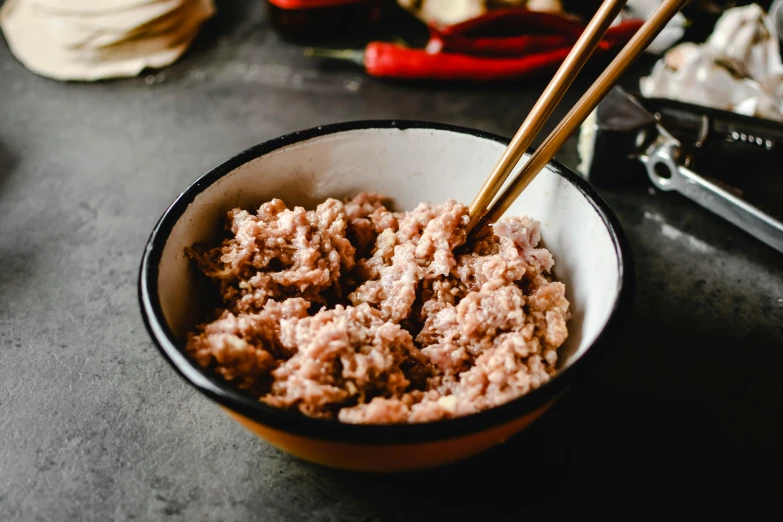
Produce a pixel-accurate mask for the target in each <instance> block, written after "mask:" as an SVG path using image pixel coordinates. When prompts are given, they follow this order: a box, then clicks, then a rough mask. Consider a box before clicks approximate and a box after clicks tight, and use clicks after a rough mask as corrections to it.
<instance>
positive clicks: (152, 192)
mask: <svg viewBox="0 0 783 522" xmlns="http://www.w3.org/2000/svg"><path fill="white" fill-rule="evenodd" d="M221 7H222V13H221V15H220V16H219V17H218V18H217V19H216V20H215V21H214V22H212V23H211V24H210V26H209V30H208V31H206V32H205V34H204V35H203V36H202V38H200V40H199V41H198V42H197V44H196V46H195V47H194V48H193V49H192V50H191V51H190V52H189V53H188V54H187V55H186V56H185V57H184V58H183V59H182V60H181V61H180V62H178V63H177V64H175V65H174V66H172V67H170V68H168V69H166V70H164V71H161V72H158V73H153V74H149V75H144V76H142V77H140V78H136V79H130V80H123V81H116V82H104V83H97V84H68V83H58V82H54V81H49V80H46V79H43V78H40V77H37V76H35V75H33V74H31V73H29V72H28V71H26V70H25V69H24V68H23V67H22V66H21V65H20V64H19V63H18V62H17V61H16V60H15V59H14V58H13V57H12V55H11V54H10V52H9V50H8V48H7V46H6V45H5V44H4V43H0V266H1V267H2V270H0V354H1V356H2V362H1V363H0V520H3V521H7V520H85V521H87V520H96V521H103V520H110V519H116V520H130V519H140V520H158V519H171V520H297V521H298V520H302V521H305V520H307V521H310V520H314V521H327V520H335V521H336V520H340V521H342V520H345V521H392V520H394V521H403V520H447V519H462V518H472V519H478V518H477V517H481V516H483V515H489V517H488V518H486V519H491V520H505V519H508V520H523V519H524V518H526V517H529V516H531V514H536V515H552V516H556V515H564V514H567V513H577V514H588V513H591V514H592V513H596V514H609V515H611V514H616V515H617V514H619V515H621V514H623V513H625V514H626V517H628V516H630V515H629V514H634V515H636V514H641V515H650V514H653V513H655V514H659V515H660V514H667V513H668V514H679V513H682V510H684V509H687V508H690V507H693V508H696V509H699V510H705V509H706V510H711V509H712V510H720V512H725V510H726V509H728V508H729V507H734V506H739V507H742V508H744V509H752V508H755V507H760V506H762V505H764V504H765V502H766V501H771V500H772V499H773V498H774V497H773V496H774V495H779V493H780V485H781V483H782V481H781V476H782V474H781V464H783V460H781V458H780V451H779V446H780V444H781V440H783V406H782V405H783V379H782V378H781V375H783V256H781V255H780V254H778V253H776V252H774V251H773V250H771V249H770V248H767V247H765V246H764V245H762V244H760V243H758V242H756V241H755V240H753V239H751V238H749V237H748V236H746V235H745V234H743V233H742V232H740V231H738V230H737V229H735V228H733V227H732V226H731V225H728V224H726V223H724V222H723V221H721V220H720V219H719V218H717V217H715V216H713V215H711V214H709V213H707V212H706V211H704V210H702V209H700V208H698V207H696V206H694V205H693V204H691V203H689V202H688V201H686V200H685V199H683V198H682V197H680V196H679V195H677V194H663V193H659V192H654V191H652V190H650V189H649V188H648V187H646V186H639V187H634V188H625V189H622V190H620V189H617V190H602V191H601V192H602V195H603V196H604V197H605V198H606V200H607V201H608V202H609V204H610V205H611V206H612V207H613V208H614V209H615V211H616V212H617V214H618V216H619V218H620V220H621V222H622V225H623V226H624V228H625V230H626V232H627V234H628V236H629V238H630V241H631V244H632V248H633V252H634V254H635V257H636V262H637V271H638V291H637V299H636V306H635V309H634V313H633V316H632V319H631V320H630V322H629V324H628V325H627V328H626V329H625V332H624V333H623V336H622V339H621V340H620V342H619V343H618V344H617V346H616V347H615V348H614V349H613V350H612V351H611V352H610V354H609V355H608V356H607V358H606V360H605V362H604V363H603V365H601V366H600V368H599V370H598V371H596V372H595V373H594V374H592V375H590V377H589V379H587V382H585V383H584V385H583V386H582V387H580V388H578V392H575V393H572V394H570V395H569V396H567V397H566V398H565V399H563V400H562V401H561V402H560V403H559V404H558V405H557V406H556V408H555V409H554V410H553V411H551V412H550V413H548V414H547V415H546V416H545V417H544V418H543V419H541V421H540V422H538V423H537V424H536V425H534V426H533V427H532V428H531V429H529V430H528V431H527V432H526V433H524V434H523V435H521V436H519V437H517V438H515V439H513V440H512V441H510V442H509V443H507V444H506V445H505V446H503V447H500V448H498V449H496V450H493V451H491V452H489V453H487V454H485V455H483V456H481V457H478V458H475V459H473V460H471V461H469V462H465V463H462V464H458V465H454V466H451V467H449V468H447V469H441V470H435V471H431V472H426V473H417V474H411V475H401V476H368V475H362V474H356V473H346V472H341V471H335V470H330V469H324V468H321V467H318V466H313V465H310V464H307V463H303V462H300V461H298V460H296V459H294V458H291V457H289V456H287V455H285V454H283V453H281V452H279V451H277V450H275V449H273V448H271V447H269V446H267V445H266V444H264V443H263V442H261V441H260V440H259V439H257V438H255V437H254V436H253V435H251V434H250V433H248V432H246V431H244V430H243V429H242V428H241V427H239V426H238V425H237V424H235V423H234V422H233V421H232V420H230V419H229V418H228V417H226V416H225V415H224V414H223V413H222V412H221V411H220V410H219V408H218V407H217V406H216V405H214V404H212V403H210V402H209V401H208V400H206V399H205V398H203V397H202V396H200V395H199V394H198V393H197V392H196V391H195V390H194V389H192V388H191V387H189V386H188V385H187V384H186V383H185V382H184V381H183V380H181V379H180V378H179V377H178V376H177V375H176V374H175V373H174V371H173V370H172V369H171V368H170V367H169V366H168V364H167V363H166V362H165V361H164V360H163V358H162V357H161V356H160V355H159V354H158V352H157V350H156V349H155V347H154V346H153V344H152V342H151V341H150V339H149V337H148V336H147V333H146V332H145V330H144V327H143V325H142V322H141V318H140V314H139V310H138V305H137V295H136V277H137V270H138V264H139V260H140V257H141V253H142V249H143V246H144V244H145V242H146V240H147V237H148V234H149V232H150V230H151V229H152V226H153V225H154V224H155V222H156V220H157V219H158V217H159V216H160V214H161V213H162V212H163V210H164V209H165V208H166V206H167V205H168V204H169V203H170V202H171V201H172V200H173V199H174V198H175V197H176V196H177V194H179V192H180V191H181V190H182V189H183V188H184V187H185V186H186V185H187V184H189V183H190V182H191V181H192V180H194V179H195V178H196V177H197V176H199V175H200V174H201V173H203V172H204V171H206V170H207V169H209V168H211V167H212V166H214V165H216V164H217V163H219V162H221V161H223V160H224V159H226V158H228V157H230V156H232V155H234V154H235V153H237V152H239V151H241V150H242V149H244V148H246V147H248V146H250V145H253V144H256V143H259V142H261V141H264V140H267V139H269V138H272V137H275V136H278V135H280V134H283V133H287V132H290V131H294V130H298V129H303V128H308V127H312V126H316V125H320V124H325V123H331V122H336V121H344V120H356V119H374V118H398V119H402V118H404V119H420V120H432V121H438V122H444V123H451V124H457V125H464V126H470V127H476V128H479V129H483V130H486V131H490V132H494V133H498V134H503V135H511V134H513V133H514V131H515V130H516V128H517V126H518V125H519V124H520V122H521V121H522V120H523V118H524V115H525V114H526V112H527V111H528V110H529V108H530V107H531V106H532V104H533V102H534V101H535V99H536V97H537V96H538V94H539V93H540V91H541V89H542V88H543V85H544V84H543V83H542V82H541V81H533V82H529V83H526V84H522V85H515V86H504V87H500V88H498V89H494V90H493V89H490V88H488V87H476V86H472V87H465V86H445V85H440V86H438V85H430V86H421V85H408V84H400V83H394V82H382V81H376V80H373V79H370V78H366V77H364V76H363V75H362V74H361V72H359V71H356V70H354V69H351V68H347V67H327V66H324V65H322V64H319V63H316V62H312V61H308V60H306V59H304V58H302V57H301V56H300V54H301V51H300V49H299V48H297V47H295V46H293V45H290V44H286V43H283V42H281V41H280V40H279V38H278V37H277V36H276V35H275V34H274V33H273V32H272V31H271V30H270V28H269V27H268V25H267V22H266V20H265V13H264V9H263V6H262V3H261V2H242V1H240V0H237V1H235V2H222V3H221ZM584 87H585V82H584V81H582V82H581V83H580V84H578V85H577V86H576V87H575V90H574V91H575V93H574V94H571V95H569V97H568V100H570V101H568V103H569V104H570V103H573V101H574V100H575V97H576V93H578V92H579V91H580V90H582V89H584ZM562 114H563V112H562V111H559V112H558V114H556V116H558V115H560V116H562ZM549 128H551V127H549ZM559 159H560V160H561V161H563V162H564V163H566V164H567V165H569V166H571V167H574V166H575V164H576V162H577V158H576V152H575V146H574V143H573V141H572V143H570V145H569V146H568V147H567V148H566V149H565V150H564V151H563V152H562V153H561V155H560V156H559ZM502 475H504V476H505V478H502V477H501V476H502ZM746 513H747V512H746ZM482 519H484V518H482Z"/></svg>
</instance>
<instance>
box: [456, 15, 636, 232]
mask: <svg viewBox="0 0 783 522" xmlns="http://www.w3.org/2000/svg"><path fill="white" fill-rule="evenodd" d="M626 2H627V0H604V2H603V3H602V4H601V6H600V7H599V9H598V11H597V12H596V13H595V16H593V18H592V20H590V23H589V24H587V27H586V28H585V30H584V31H583V32H582V35H581V36H580V37H579V39H578V40H577V42H576V43H575V44H574V47H573V48H572V49H571V52H570V53H568V56H567V57H566V59H565V61H564V62H563V63H562V65H560V68H559V69H558V70H557V72H556V73H555V75H554V76H553V77H552V81H550V82H549V85H547V87H546V89H544V92H543V93H542V94H541V97H540V98H539V99H538V101H537V102H536V104H535V106H533V109H532V110H531V111H530V113H529V114H528V115H527V118H525V121H524V122H523V123H522V126H521V127H519V130H518V131H517V133H516V135H515V136H514V138H513V139H512V140H511V143H510V144H509V146H508V147H507V148H506V150H505V152H504V153H503V155H502V156H501V157H500V160H499V161H498V163H497V165H495V168H494V169H493V170H492V173H491V174H490V175H489V177H488V178H487V180H486V181H485V182H484V185H483V186H482V187H481V189H480V190H479V192H478V194H477V195H476V197H475V198H474V199H473V202H472V203H471V205H470V211H469V212H470V218H471V220H470V223H471V225H469V226H468V231H470V230H472V228H473V225H475V224H476V223H477V222H478V220H479V219H480V218H481V217H483V216H484V214H486V212H487V210H488V208H489V205H490V203H491V202H492V200H493V199H494V197H495V195H497V193H498V191H499V190H500V188H501V187H502V186H503V183H504V182H505V181H506V179H507V178H508V176H509V175H510V174H511V172H512V171H513V170H514V167H515V166H516V164H517V163H519V160H520V159H521V158H522V155H523V154H524V153H525V151H527V149H528V147H530V144H531V143H532V142H533V140H534V139H535V137H536V135H537V134H538V133H539V132H540V131H541V128H542V127H543V126H544V123H546V120H547V119H549V117H550V116H551V115H552V112H553V111H554V110H555V107H557V104H558V103H560V100H561V99H562V98H563V95H564V94H565V93H566V91H567V90H568V88H569V87H570V86H571V83H573V81H574V78H576V76H577V74H579V71H581V70H582V67H583V66H584V64H585V63H586V62H587V59H588V58H590V55H591V54H593V51H594V50H595V48H596V47H597V46H598V44H599V42H600V41H601V39H602V38H603V36H604V34H605V33H606V30H607V29H609V26H610V25H611V24H612V22H613V21H614V20H615V18H616V17H617V15H618V14H619V13H620V11H621V10H622V8H623V6H624V5H625V3H626Z"/></svg>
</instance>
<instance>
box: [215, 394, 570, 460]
mask: <svg viewBox="0 0 783 522" xmlns="http://www.w3.org/2000/svg"><path fill="white" fill-rule="evenodd" d="M555 400H556V399H553V400H552V401H550V402H548V403H546V404H544V405H543V406H541V407H540V408H538V409H537V410H534V411H532V412H530V413H528V414H526V415H524V416H522V417H519V418H516V419H514V420H512V421H510V422H507V423H505V424H501V425H499V426H494V427H491V428H488V429H486V430H483V431H479V432H476V433H471V434H468V435H463V436H461V437H455V438H452V439H443V440H437V441H432V442H421V443H412V444H359V443H345V442H336V441H330V440H320V439H317V438H310V437H305V436H302V435H294V434H292V433H288V432H285V431H281V430H276V429H274V428H270V427H268V426H265V425H263V424H260V423H258V422H255V421H253V420H251V419H248V418H247V417H245V416H243V415H240V414H238V413H236V412H234V411H231V410H229V409H228V408H226V407H224V406H221V408H223V409H224V410H225V411H226V413H228V415H229V416H230V417H232V418H233V419H234V420H236V421H237V422H239V423H240V424H241V425H242V426H244V427H245V428H247V429H248V430H250V431H251V432H253V433H255V434H256V435H257V436H259V437H260V438H261V439H263V440H265V441H266V442H268V443H269V444H271V445H272V446H275V447H276V448H278V449H280V450H283V451H285V452H287V453H290V454H291V455H294V456H296V457H299V458H301V459H304V460H308V461H310V462H314V463H316V464H321V465H324V466H329V467H332V468H339V469H345V470H351V471H366V472H376V473H394V472H402V471H415V470H422V469H427V468H434V467H437V466H442V465H444V464H449V463H452V462H456V461H459V460H462V459H465V458H468V457H471V456H473V455H477V454H479V453H481V452H484V451H486V450H488V449H490V448H492V447H494V446H497V445H498V444H501V443H503V442H505V441H506V440H507V439H508V438H509V437H511V436H512V435H515V434H517V433H519V432H520V431H522V430H523V429H525V428H526V427H527V426H528V425H529V424H530V423H531V422H533V421H534V420H536V419H537V418H539V417H540V416H541V415H542V414H543V413H544V412H546V411H547V410H548V409H549V408H550V407H551V405H552V404H553V403H554V402H555Z"/></svg>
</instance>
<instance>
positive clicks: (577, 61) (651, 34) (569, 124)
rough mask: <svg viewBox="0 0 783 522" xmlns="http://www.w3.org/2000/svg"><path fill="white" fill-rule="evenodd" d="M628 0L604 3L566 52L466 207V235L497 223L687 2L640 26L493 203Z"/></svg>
mask: <svg viewBox="0 0 783 522" xmlns="http://www.w3.org/2000/svg"><path fill="white" fill-rule="evenodd" d="M626 1H627V0H604V2H603V3H602V4H601V7H600V8H599V9H598V11H597V12H596V14H595V16H594V17H593V19H592V20H590V23H589V24H588V25H587V27H586V28H585V30H584V32H583V33H582V36H581V37H580V38H579V40H577V42H576V44H575V45H574V47H573V49H572V50H571V52H570V53H569V54H568V56H567V57H566V59H565V61H564V62H563V64H562V65H561V66H560V69H558V71H557V73H555V76H554V77H553V78H552V81H551V82H550V83H549V85H548V86H547V88H546V89H545V90H544V92H543V94H542V95H541V97H540V98H539V99H538V101H537V102H536V104H535V106H534V107H533V109H532V110H531V111H530V113H529V114H528V116H527V118H526V119H525V121H524V122H523V123H522V126H521V127H520V128H519V130H518V131H517V133H516V135H515V136H514V138H513V139H512V140H511V143H510V144H509V146H508V147H507V148H506V150H505V152H503V155H502V156H501V158H500V160H499V161H498V163H497V165H495V168H494V169H493V170H492V173H491V174H490V176H489V178H487V180H486V181H485V182H484V185H483V186H482V187H481V190H479V193H478V195H476V197H475V199H474V200H473V202H472V203H471V205H470V211H469V212H470V224H469V225H468V233H469V234H470V233H473V232H480V231H481V230H483V229H484V228H486V227H487V226H488V225H490V224H491V223H494V222H496V221H497V220H498V219H500V217H501V216H502V215H503V214H504V213H505V212H506V210H508V208H509V207H510V206H511V204H512V203H513V202H514V200H516V198H517V197H518V196H519V195H520V194H521V193H522V191H523V190H525V188H527V186H528V185H529V184H530V182H531V181H533V178H535V177H536V175H537V174H538V173H539V172H541V170H542V169H543V168H544V167H545V166H546V164H547V163H549V161H551V160H552V158H553V157H554V155H555V153H557V151H558V150H560V148H561V147H562V146H563V144H564V143H565V142H566V140H567V139H568V137H569V136H570V135H571V134H573V132H574V131H576V130H577V129H578V128H579V126H580V125H581V124H582V122H584V120H585V119H586V118H587V117H588V116H589V115H590V113H591V112H593V110H595V108H596V107H597V106H598V103H599V102H600V101H601V100H602V99H603V98H604V96H606V94H607V93H608V92H609V91H610V90H611V89H612V87H613V86H614V84H615V83H616V82H617V80H618V79H619V78H620V76H621V75H622V74H623V72H625V70H626V69H627V68H628V67H629V66H630V65H631V64H632V63H633V62H634V61H635V60H636V58H638V57H639V55H640V54H642V52H643V51H644V50H645V49H646V48H647V46H648V45H649V44H650V43H651V42H652V41H653V40H654V39H655V37H656V36H657V35H658V33H659V32H660V31H661V30H662V29H663V28H664V26H665V25H666V24H667V23H668V22H669V20H671V19H672V17H674V15H675V14H677V12H678V11H679V10H680V9H681V8H682V6H683V5H684V4H685V3H686V2H687V1H688V0H664V1H663V2H662V3H661V5H660V7H659V8H658V9H657V10H656V11H655V13H653V15H652V17H650V19H648V20H647V21H646V22H645V23H644V25H642V27H641V28H640V29H639V30H638V31H637V32H636V34H635V35H634V36H633V38H631V40H630V41H629V42H628V43H627V44H626V45H625V47H623V50H622V51H620V53H619V54H618V55H617V56H616V57H615V59H614V60H612V63H611V64H609V67H607V68H606V70H605V71H604V72H603V73H602V74H601V76H599V77H598V79H597V80H596V81H595V83H593V85H592V86H591V87H590V88H589V89H588V90H587V92H586V93H585V94H584V95H583V96H582V97H581V98H580V99H579V101H578V102H577V103H576V105H574V107H573V108H572V109H571V111H570V112H569V113H568V114H567V115H566V117H565V118H563V120H562V121H561V122H560V123H559V124H558V126H557V127H556V128H555V130H553V131H552V132H551V134H549V136H548V137H547V138H546V140H544V142H543V143H542V144H541V146H540V147H538V149H536V151H535V152H534V153H533V154H532V155H531V156H530V157H529V158H528V160H527V162H526V163H525V165H524V166H523V167H522V170H521V171H520V172H519V174H517V175H516V176H515V177H514V178H513V179H512V180H511V182H510V183H509V184H508V186H507V187H506V189H505V190H504V191H503V192H502V193H501V194H500V195H499V196H498V197H497V199H494V201H493V198H495V196H496V195H497V194H498V192H499V191H500V189H501V187H502V186H503V183H504V182H505V181H506V179H507V178H508V176H509V175H510V174H511V172H512V171H513V170H514V167H515V166H516V164H517V163H518V162H519V160H520V159H521V158H522V156H523V155H524V153H525V151H526V150H527V149H528V147H530V144H531V143H532V142H533V140H534V139H535V137H536V135H537V134H538V133H539V131H540V130H541V129H542V127H543V126H544V123H545V122H546V120H547V119H548V118H549V117H550V116H551V115H552V112H553V111H554V110H555V107H556V106H557V104H558V103H559V102H560V100H561V99H562V98H563V95H564V94H565V92H566V91H567V90H568V87H569V86H570V85H571V83H572V82H573V81H574V78H576V75H577V74H579V71H580V70H581V69H582V67H583V66H584V64H585V62H587V60H588V58H590V55H591V54H592V53H593V51H594V50H595V48H596V46H597V45H598V43H599V42H600V41H601V39H602V38H603V36H604V33H605V32H606V31H607V29H609V26H610V25H611V24H612V22H613V21H614V19H615V18H616V17H617V15H618V14H619V13H620V11H621V10H622V8H623V6H624V5H625V3H626Z"/></svg>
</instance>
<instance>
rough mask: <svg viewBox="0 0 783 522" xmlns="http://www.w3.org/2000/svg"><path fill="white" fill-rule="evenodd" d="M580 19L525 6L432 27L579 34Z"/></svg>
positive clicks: (458, 32) (479, 32)
mask: <svg viewBox="0 0 783 522" xmlns="http://www.w3.org/2000/svg"><path fill="white" fill-rule="evenodd" d="M584 27H585V26H584V25H582V24H581V23H580V22H578V21H576V20H574V19H571V18H567V17H565V16H561V15H556V14H552V13H544V12H540V11H529V10H527V9H524V8H517V9H497V10H493V11H489V12H488V13H486V14H484V15H481V16H477V17H475V18H471V19H470V20H466V21H464V22H461V23H458V24H454V25H450V26H448V27H444V28H441V29H437V28H435V27H432V28H431V29H432V30H434V31H437V32H438V33H440V34H441V35H443V36H446V37H448V36H464V37H473V38H478V37H482V36H488V37H493V36H516V35H519V34H520V33H529V34H552V33H557V34H562V35H571V36H573V37H574V38H575V39H576V38H579V35H580V34H582V31H583V30H584Z"/></svg>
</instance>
